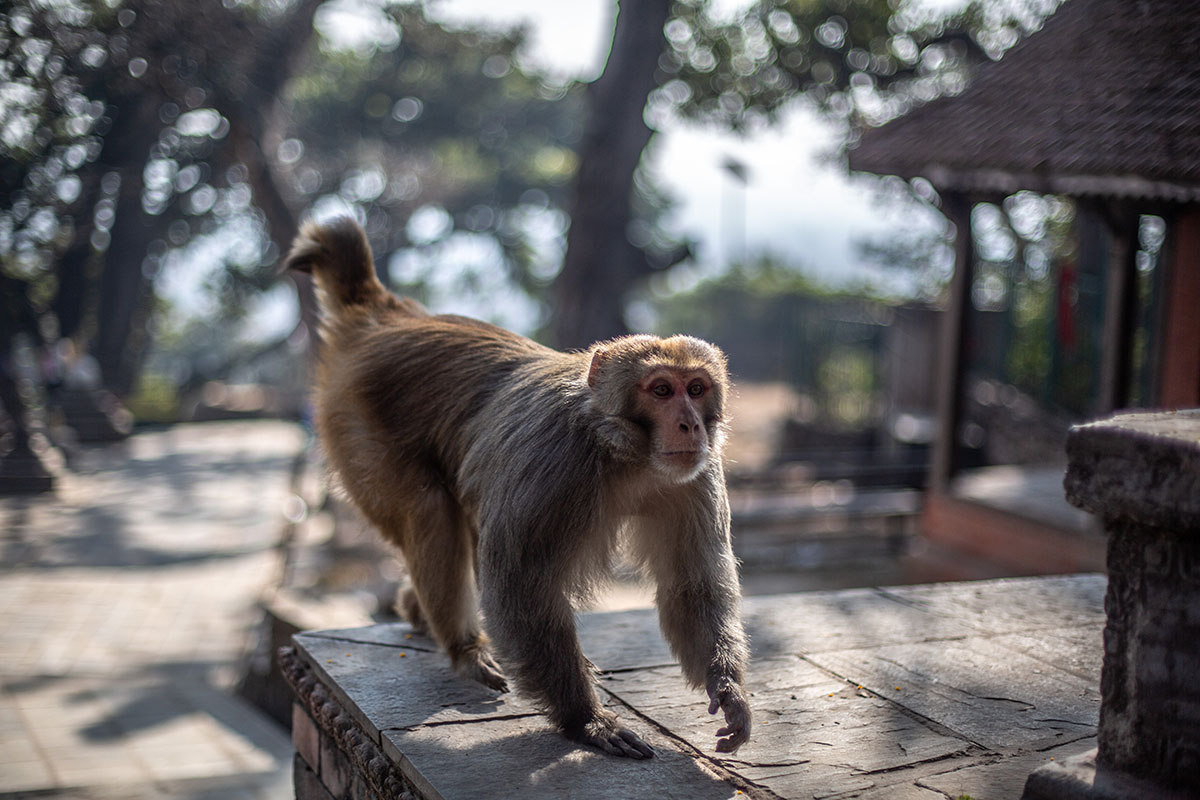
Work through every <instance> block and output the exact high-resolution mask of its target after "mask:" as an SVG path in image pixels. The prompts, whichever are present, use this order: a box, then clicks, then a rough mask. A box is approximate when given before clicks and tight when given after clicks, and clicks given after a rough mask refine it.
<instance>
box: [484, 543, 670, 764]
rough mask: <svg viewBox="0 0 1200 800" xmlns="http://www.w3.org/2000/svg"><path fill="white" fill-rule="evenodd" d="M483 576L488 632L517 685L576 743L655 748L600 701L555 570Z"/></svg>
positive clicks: (609, 749) (617, 751) (624, 751)
mask: <svg viewBox="0 0 1200 800" xmlns="http://www.w3.org/2000/svg"><path fill="white" fill-rule="evenodd" d="M501 573H502V571H501V570H495V569H491V568H488V567H487V566H486V564H485V566H484V569H483V570H482V571H481V574H480V579H481V584H482V589H483V593H482V595H483V596H482V601H483V607H484V613H485V615H486V617H487V627H488V632H489V633H490V634H491V637H492V641H493V643H494V645H495V647H496V649H497V653H498V654H499V656H500V660H501V662H502V663H503V664H504V667H505V670H506V672H507V673H508V675H509V676H510V677H511V678H513V679H514V681H515V682H516V684H517V688H518V689H519V690H520V691H521V692H522V693H523V694H525V695H526V696H528V697H531V698H533V699H534V700H536V701H537V702H538V703H539V704H540V705H541V706H543V707H544V708H545V709H546V712H547V714H548V716H549V717H550V720H551V721H552V722H553V723H554V724H555V725H556V726H558V728H559V730H561V731H562V733H563V734H564V735H565V736H566V737H567V738H568V739H572V740H574V741H577V742H582V743H583V744H590V745H593V746H595V747H599V748H600V749H601V750H603V751H605V752H606V753H611V754H612V755H615V756H626V757H628V758H650V757H651V756H653V755H654V751H653V750H652V749H651V748H650V746H649V745H648V744H646V743H645V742H644V741H642V739H641V737H639V736H638V735H637V734H636V733H634V732H633V731H631V730H629V729H628V728H626V727H625V726H624V725H622V724H621V722H620V720H619V719H618V718H617V716H616V715H615V714H613V713H612V712H611V711H608V710H607V709H605V708H604V707H603V706H602V705H601V703H600V699H599V698H598V697H597V696H596V690H595V681H594V679H593V677H592V669H591V665H590V664H589V663H588V661H587V659H585V658H584V656H583V652H582V651H581V650H580V649H579V640H578V637H577V635H576V632H575V619H574V614H573V612H572V610H571V606H570V603H569V602H568V601H567V599H566V595H565V594H564V593H563V591H562V590H561V589H559V588H558V587H556V586H554V585H553V582H552V581H551V580H550V579H549V577H548V576H549V575H550V574H552V572H551V570H549V569H548V568H544V567H543V568H539V567H538V566H536V565H527V566H525V567H523V568H521V569H513V570H511V571H507V574H501Z"/></svg>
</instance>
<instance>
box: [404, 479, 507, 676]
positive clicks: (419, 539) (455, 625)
mask: <svg viewBox="0 0 1200 800" xmlns="http://www.w3.org/2000/svg"><path fill="white" fill-rule="evenodd" d="M409 516H410V520H409V521H410V525H409V528H408V530H407V531H406V533H407V535H406V536H405V537H404V544H403V550H404V555H405V560H406V561H407V562H408V569H409V573H410V574H411V575H412V582H413V585H412V590H411V597H407V596H406V597H405V602H404V606H405V608H404V610H405V614H406V616H408V617H409V619H410V621H412V620H413V617H414V616H415V617H416V618H417V619H422V618H423V620H424V621H425V623H426V624H427V627H428V630H429V632H430V633H431V634H432V635H433V638H434V639H436V640H437V642H438V644H440V645H441V646H442V648H443V649H445V651H446V654H447V655H449V656H450V663H451V664H452V665H453V666H454V669H455V671H456V672H458V674H460V675H462V676H463V677H464V678H469V679H470V680H474V681H478V682H479V683H482V684H483V685H484V686H487V687H488V688H491V689H496V690H498V691H502V692H503V691H507V690H508V682H507V681H506V680H505V678H504V674H503V673H502V672H501V671H500V667H499V666H498V665H497V664H496V662H495V660H494V659H493V658H492V656H491V653H489V652H488V641H487V637H486V636H485V635H484V634H483V630H482V628H481V627H480V623H479V598H478V589H477V588H476V585H475V563H474V559H475V552H474V551H475V547H474V540H473V537H472V536H471V532H470V528H469V527H468V525H467V522H466V520H465V519H464V517H463V514H462V511H461V510H460V508H459V506H458V503H457V502H456V501H455V500H454V498H453V497H451V496H450V495H449V494H448V493H446V492H444V491H439V490H428V491H426V492H425V493H424V494H423V495H422V496H421V498H420V500H419V501H418V503H417V504H415V506H414V507H412V508H410V509H409ZM406 594H408V593H406ZM410 614H411V616H410ZM414 624H415V623H414Z"/></svg>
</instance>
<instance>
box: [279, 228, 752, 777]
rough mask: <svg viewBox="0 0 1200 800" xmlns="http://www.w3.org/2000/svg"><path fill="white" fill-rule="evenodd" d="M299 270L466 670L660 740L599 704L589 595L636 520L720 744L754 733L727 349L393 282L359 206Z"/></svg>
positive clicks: (294, 257)
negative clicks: (584, 342)
mask: <svg viewBox="0 0 1200 800" xmlns="http://www.w3.org/2000/svg"><path fill="white" fill-rule="evenodd" d="M284 266H285V268H292V269H296V270H300V271H303V272H308V273H311V274H312V276H313V278H314V282H315V285H316V289H317V294H318V298H319V305H320V309H321V316H322V321H321V340H322V344H321V349H322V352H321V355H320V358H319V360H318V368H317V378H316V381H315V391H314V400H315V406H316V413H315V423H316V428H317V432H318V436H319V438H320V440H321V442H322V445H323V447H324V449H325V452H326V455H327V458H328V460H329V462H330V465H331V467H332V469H333V471H334V472H335V473H336V474H337V476H338V478H339V480H340V484H341V486H342V488H343V489H344V491H345V492H346V493H347V494H348V495H349V497H350V499H351V500H352V501H353V503H354V504H355V505H356V506H357V507H358V509H359V510H360V511H361V512H362V513H363V515H364V516H365V517H366V519H367V520H368V521H369V522H371V523H372V524H373V525H374V526H375V527H377V528H378V529H379V531H380V532H381V534H382V535H383V537H384V538H385V539H387V540H388V541H390V542H391V543H393V544H394V545H396V546H397V547H398V549H399V550H400V553H401V556H402V557H403V559H404V561H405V562H406V564H407V566H408V570H409V573H410V578H411V584H412V585H411V591H409V592H408V593H407V594H406V595H405V597H404V598H403V602H402V606H403V609H404V613H405V615H406V616H407V617H408V619H409V620H410V621H411V622H413V623H414V625H421V626H424V627H425V628H426V629H427V630H428V631H429V632H430V633H431V634H432V636H433V637H434V639H435V640H436V641H437V642H438V644H439V646H440V647H441V648H442V649H443V650H444V651H445V652H446V653H447V655H448V656H449V659H450V662H451V665H452V667H453V668H454V669H455V670H456V671H457V672H458V673H459V674H460V675H462V676H464V677H466V678H469V679H472V680H475V681H478V682H480V683H482V684H483V685H484V686H487V687H489V688H491V689H493V690H498V691H507V689H508V682H507V678H506V676H505V672H507V673H508V674H509V675H511V676H512V678H513V680H514V682H515V684H516V688H517V689H518V690H519V691H520V692H521V693H522V694H523V696H526V697H528V698H530V699H532V700H534V701H535V702H536V703H537V704H538V705H539V707H541V708H543V709H544V710H545V712H546V714H547V717H548V718H549V720H550V721H551V722H552V723H553V724H554V725H555V726H556V727H557V729H558V730H559V731H560V732H561V733H562V734H564V735H565V736H566V737H567V738H569V739H571V740H573V741H576V742H579V743H582V744H585V745H591V746H595V747H598V748H600V749H601V750H603V751H605V752H607V753H610V754H612V755H616V756H625V757H629V758H635V759H640V758H650V757H652V756H653V752H654V751H653V750H652V749H651V747H650V746H649V745H648V744H646V742H645V741H643V740H642V738H641V737H640V736H638V735H637V734H636V733H634V732H633V731H632V730H630V729H629V728H627V727H625V725H624V724H622V723H621V722H620V720H619V719H618V717H617V716H616V715H615V714H613V713H612V712H610V711H608V710H607V709H605V708H604V707H603V705H602V704H601V701H600V699H599V697H598V695H597V692H596V680H595V674H594V673H595V669H594V667H593V666H592V664H591V662H590V661H588V660H587V658H586V657H585V656H584V654H583V653H582V651H581V649H580V646H579V641H578V637H577V633H576V629H575V618H574V602H575V601H577V600H578V599H579V598H581V597H586V596H587V594H588V592H589V590H590V589H591V588H592V587H594V585H595V584H596V582H597V581H598V580H600V579H602V578H603V577H604V576H605V574H606V573H607V570H608V569H609V567H610V564H611V559H612V557H613V554H614V552H615V549H616V546H617V542H618V540H619V538H622V537H624V539H626V540H627V541H628V544H629V547H630V550H631V554H632V555H633V557H634V558H635V559H636V560H637V562H638V564H639V565H640V566H641V567H642V568H643V569H644V571H645V572H646V573H647V574H648V575H649V576H650V577H651V578H653V579H654V581H655V583H656V590H655V602H656V605H657V607H658V614H659V624H660V628H661V630H662V632H663V634H664V638H665V639H666V641H667V643H668V644H669V646H670V647H671V649H672V651H673V653H674V654H675V656H676V657H677V658H678V660H679V662H680V664H681V667H682V671H683V675H684V678H685V680H686V681H687V682H688V683H689V684H690V685H691V686H693V687H695V688H699V687H703V688H704V689H705V690H706V691H707V694H708V698H709V706H708V712H709V713H710V714H716V713H717V711H722V712H723V713H724V719H725V725H724V726H723V727H721V728H719V729H718V730H717V737H718V742H717V751H718V752H726V753H732V752H735V751H736V750H737V749H738V748H739V747H740V746H742V745H743V744H744V743H745V742H746V741H747V740H748V739H749V738H750V726H751V712H750V706H749V703H748V700H747V694H746V692H745V690H744V688H743V684H744V681H745V672H746V669H747V665H748V660H749V647H748V643H747V637H746V634H745V632H744V630H743V626H742V621H741V612H740V602H741V589H740V585H739V579H738V573H737V562H736V560H735V558H734V555H733V551H732V546H731V538H730V515H729V502H728V497H727V494H726V487H725V478H724V471H723V470H724V466H723V461H722V458H723V457H722V446H723V443H724V441H725V438H726V436H727V425H728V423H727V420H726V419H725V411H724V403H725V396H726V394H727V392H728V391H729V386H730V384H729V378H728V374H727V367H726V359H725V356H724V354H723V353H722V352H721V351H720V350H719V349H717V348H716V347H715V346H714V345H711V344H709V343H707V342H704V341H702V340H700V339H697V338H693V337H689V336H672V337H669V338H659V337H656V336H650V335H628V336H623V337H619V338H615V339H611V340H608V341H603V342H600V343H597V344H595V345H593V346H592V347H590V348H588V349H587V350H581V351H573V352H561V351H558V350H554V349H551V348H549V347H546V346H544V345H542V344H539V343H536V342H534V341H533V340H531V339H528V338H526V337H523V336H520V335H518V334H515V333H512V332H510V331H508V330H506V329H504V328H500V327H498V326H495V325H491V324H489V323H486V322H483V321H480V320H476V319H471V318H468V317H464V316H457V315H448V314H433V313H431V312H430V311H428V310H427V309H426V308H425V307H424V306H423V305H421V304H420V303H418V302H417V301H416V300H413V299H411V298H407V297H400V296H397V295H395V294H393V293H392V292H390V291H389V290H387V289H386V288H385V287H384V285H383V284H382V283H381V282H380V281H379V279H378V277H377V275H376V272H375V267H374V260H373V257H372V254H371V248H370V245H369V243H368V241H367V238H366V234H365V233H364V232H363V230H362V228H361V227H360V226H359V225H358V223H357V222H355V221H354V220H353V219H351V218H349V217H341V218H337V219H335V220H332V221H330V222H328V223H326V224H318V223H315V222H312V221H309V222H307V223H305V224H304V226H303V227H302V229H301V231H300V233H299V234H298V235H297V237H296V240H295V242H294V244H293V246H292V249H291V251H290V253H289V254H288V256H287V258H286V261H285V264H284ZM480 611H482V618H483V621H482V623H481V619H480ZM485 631H486V632H485ZM493 651H494V653H495V656H496V657H493ZM497 659H498V660H497ZM501 664H503V665H504V669H503V670H502V669H501V666H500V665H501Z"/></svg>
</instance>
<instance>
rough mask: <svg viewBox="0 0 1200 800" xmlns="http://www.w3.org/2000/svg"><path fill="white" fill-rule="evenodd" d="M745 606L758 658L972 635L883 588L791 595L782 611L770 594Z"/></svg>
mask: <svg viewBox="0 0 1200 800" xmlns="http://www.w3.org/2000/svg"><path fill="white" fill-rule="evenodd" d="M744 609H745V618H746V628H747V630H748V632H749V633H750V643H751V646H752V647H753V650H754V655H755V657H758V658H761V657H770V656H772V655H778V654H782V653H819V652H824V651H827V650H844V649H850V648H857V647H875V646H878V645H885V644H898V643H903V642H925V641H941V640H946V639H955V638H962V637H965V636H969V635H970V634H971V633H972V629H971V628H970V627H969V626H967V625H964V624H963V623H961V622H959V621H958V620H956V619H955V618H954V617H953V616H949V615H940V614H935V613H932V612H931V611H930V610H928V609H925V608H921V607H919V606H917V605H915V604H912V603H905V602H899V601H897V599H896V598H893V597H892V596H891V595H890V594H889V593H887V592H882V591H880V590H878V589H849V590H845V591H838V592H812V593H804V594H796V595H792V596H790V598H789V601H788V613H786V614H784V613H780V609H779V608H778V606H777V605H776V604H775V603H773V602H772V598H770V597H757V598H747V600H746V602H745V606H744Z"/></svg>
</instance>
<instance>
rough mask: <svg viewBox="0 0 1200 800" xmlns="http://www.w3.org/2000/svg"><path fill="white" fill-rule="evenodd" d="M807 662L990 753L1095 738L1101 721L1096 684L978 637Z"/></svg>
mask: <svg viewBox="0 0 1200 800" xmlns="http://www.w3.org/2000/svg"><path fill="white" fill-rule="evenodd" d="M810 659H811V660H812V661H813V662H814V663H816V664H818V665H820V666H821V667H823V668H824V669H827V670H829V671H831V672H833V673H835V674H837V675H840V676H843V677H845V678H846V679H848V680H850V681H853V682H855V683H859V684H862V685H863V686H865V687H866V688H867V689H869V690H870V691H872V692H875V693H877V694H879V695H880V696H882V697H885V698H887V699H888V700H890V701H891V702H893V703H896V704H898V705H900V706H903V707H904V708H907V709H909V710H910V711H912V712H914V713H916V714H920V715H921V716H923V717H926V718H928V719H932V720H936V721H937V722H938V723H940V724H942V725H945V726H946V727H948V728H950V729H951V730H953V731H955V732H957V733H958V734H960V735H962V736H963V737H964V738H965V739H967V740H968V741H971V742H974V743H977V744H980V745H982V746H984V747H987V748H989V749H992V750H1001V751H1003V750H1009V749H1013V748H1027V749H1044V748H1046V747H1051V746H1054V745H1058V744H1062V743H1065V742H1069V741H1073V740H1076V739H1081V738H1084V737H1087V736H1094V735H1095V733H1096V726H1097V724H1098V722H1099V707H1100V690H1099V686H1098V685H1097V682H1095V681H1087V680H1083V679H1082V678H1079V677H1078V676H1076V675H1073V674H1071V673H1069V672H1067V671H1065V670H1061V669H1057V668H1055V667H1053V666H1051V665H1049V664H1047V663H1045V662H1044V661H1040V660H1037V659H1034V658H1031V657H1029V656H1027V655H1025V654H1023V653H1020V652H1017V651H1014V650H1011V649H1009V648H1006V647H1004V646H1003V645H1002V644H1000V643H997V642H994V641H992V640H989V639H986V638H982V637H977V638H971V639H965V640H962V641H953V642H937V643H922V644H914V645H890V646H887V647H879V648H871V649H863V650H847V651H843V652H835V653H820V654H815V655H813V656H810Z"/></svg>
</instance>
